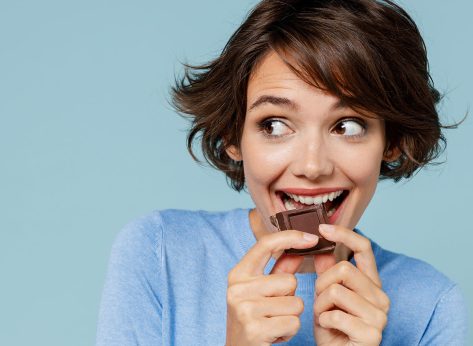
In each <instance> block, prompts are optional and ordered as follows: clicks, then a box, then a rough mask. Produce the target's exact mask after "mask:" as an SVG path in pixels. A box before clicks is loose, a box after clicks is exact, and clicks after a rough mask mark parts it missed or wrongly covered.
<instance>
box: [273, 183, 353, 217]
mask: <svg viewBox="0 0 473 346" xmlns="http://www.w3.org/2000/svg"><path fill="white" fill-rule="evenodd" d="M346 192H348V193H347V194H346V195H345V196H344V197H343V201H342V203H341V204H340V205H339V206H338V208H337V209H336V211H335V213H334V214H333V215H332V216H330V217H329V218H328V219H329V223H330V224H335V222H336V221H337V220H338V218H339V216H340V214H341V213H342V211H343V209H344V207H345V203H346V201H347V199H348V195H349V194H350V190H344V194H345V193H346ZM283 196H284V193H283V192H281V191H278V192H277V193H276V197H277V200H278V203H279V208H278V209H279V211H278V212H281V211H286V207H285V205H284V201H283Z"/></svg>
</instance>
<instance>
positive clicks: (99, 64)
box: [0, 0, 473, 346]
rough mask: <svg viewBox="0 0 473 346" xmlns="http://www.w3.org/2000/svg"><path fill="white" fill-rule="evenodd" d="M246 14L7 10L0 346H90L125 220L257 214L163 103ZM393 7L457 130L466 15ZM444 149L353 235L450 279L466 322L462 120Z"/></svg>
mask: <svg viewBox="0 0 473 346" xmlns="http://www.w3.org/2000/svg"><path fill="white" fill-rule="evenodd" d="M255 3H256V1H249V0H239V1H234V0H225V1H223V0H200V1H194V0H186V1H176V2H172V1H162V0H158V1H156V0H155V1H151V0H150V1H146V0H138V1H123V0H116V1H98V0H93V1H92V0H81V1H63V0H61V1H59V0H56V1H54V0H44V1H33V0H17V1H6V0H1V2H0V159H1V168H0V184H1V185H0V344H1V345H9V346H10V345H48V346H53V345H58V346H59V345H61V346H62V345H68V346H75V345H92V344H93V343H94V339H95V328H96V322H97V313H98V307H99V302H100V295H101V290H102V285H103V282H104V277H105V273H106V267H107V261H108V257H109V254H110V247H111V244H112V242H113V239H114V237H115V235H116V234H117V232H118V231H119V230H120V229H121V228H122V227H123V226H124V225H125V224H126V223H127V222H129V221H131V220H132V219H135V218H137V217H139V216H141V215H143V214H146V213H148V212H150V211H151V210H153V209H165V208H182V209H206V210H226V209H232V208H238V207H250V206H252V205H253V204H252V201H251V199H250V197H249V196H248V195H247V194H246V193H244V192H242V193H240V194H238V193H236V192H234V191H233V190H231V189H230V188H229V187H228V186H227V184H226V182H225V178H224V176H223V174H222V173H219V172H216V171H214V170H212V169H211V168H208V167H201V166H199V165H198V164H196V163H195V162H193V161H192V159H191V158H190V156H189V155H188V153H187V150H186V146H185V135H186V129H187V128H188V124H187V123H186V122H185V121H184V120H183V119H181V118H180V117H179V116H177V115H176V114H175V113H174V112H173V111H172V109H171V108H170V107H169V105H168V104H167V100H168V99H169V93H168V91H169V86H170V84H171V83H172V82H173V80H174V75H175V74H179V73H181V72H182V68H181V66H180V64H179V61H186V62H190V63H202V62H206V61H207V60H209V59H211V58H213V57H215V56H217V54H219V52H220V51H221V49H222V48H223V46H224V44H225V43H226V41H227V39H228V38H229V37H230V35H231V33H232V32H233V31H234V30H235V29H236V28H237V26H238V25H239V24H240V23H241V21H242V20H243V18H244V16H245V15H246V13H247V12H248V10H249V9H250V8H251V7H252V6H253V5H254V4H255ZM401 4H403V5H404V6H405V8H406V9H407V10H408V12H409V13H410V14H411V15H412V16H413V17H414V19H415V20H416V21H417V24H418V25H419V27H420V29H421V31H422V33H423V35H424V38H425V41H426V44H427V48H428V53H429V58H430V66H431V72H432V76H433V79H434V81H435V83H436V84H435V85H436V87H437V88H438V89H440V91H441V92H443V93H446V96H445V98H444V100H443V102H442V104H441V105H440V106H439V110H440V113H441V115H442V121H443V122H444V123H451V122H454V121H458V120H460V119H461V118H462V117H463V116H464V114H465V113H466V112H467V110H468V107H470V106H471V105H472V103H473V102H472V101H473V96H472V93H471V87H470V84H471V81H472V80H473V69H472V66H471V62H472V61H473V46H472V44H471V37H472V36H473V27H472V26H471V24H470V23H471V13H472V11H473V2H471V1H469V0H456V1H455V0H454V1H448V2H447V1H430V0H416V1H407V0H405V1H404V2H403V3H401ZM446 137H447V139H448V146H447V150H446V152H445V154H444V155H443V156H442V157H441V160H446V163H445V164H443V165H441V166H438V167H431V168H429V169H425V170H422V171H421V172H420V173H418V174H417V175H416V176H415V177H414V178H413V179H412V180H411V181H408V182H401V183H398V184H394V183H392V182H382V183H380V184H379V186H378V190H377V193H376V195H375V197H374V198H373V200H372V202H371V204H370V206H369V208H368V209H367V211H366V212H365V214H364V216H363V218H362V220H361V222H360V223H359V225H358V226H359V227H360V228H361V229H362V230H363V231H364V232H365V233H366V234H367V235H368V236H369V237H371V238H373V239H374V240H375V241H377V242H378V243H379V244H380V245H381V246H383V247H385V248H388V249H390V250H393V251H397V252H402V253H404V254H407V255H410V256H413V257H417V258H420V259H423V260H425V261H427V262H429V263H431V264H433V265H434V266H435V267H436V268H438V269H439V270H441V271H442V272H444V273H445V274H447V275H448V276H449V277H450V278H452V279H453V280H455V281H457V282H458V283H459V284H460V285H461V287H462V289H463V291H464V293H465V295H466V297H467V299H468V304H469V306H470V311H472V307H473V277H472V276H473V275H472V269H471V268H472V262H473V260H472V258H471V254H472V250H471V246H472V243H473V227H472V218H471V216H472V215H473V208H472V203H471V201H470V199H471V196H472V195H473V183H472V181H471V179H472V178H473V174H472V170H473V162H472V158H473V154H472V152H473V120H472V117H471V115H470V117H469V118H468V119H467V121H466V122H465V123H464V124H463V125H462V126H461V127H460V128H459V129H457V130H449V131H446ZM196 231H197V230H196ZM189 261H192V256H189Z"/></svg>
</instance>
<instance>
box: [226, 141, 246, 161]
mask: <svg viewBox="0 0 473 346" xmlns="http://www.w3.org/2000/svg"><path fill="white" fill-rule="evenodd" d="M225 151H226V153H227V155H228V156H230V158H231V159H232V160H233V161H241V160H242V158H241V152H240V149H238V148H237V147H236V146H235V145H230V146H228V147H227V148H225Z"/></svg>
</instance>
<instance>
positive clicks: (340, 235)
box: [314, 225, 390, 346]
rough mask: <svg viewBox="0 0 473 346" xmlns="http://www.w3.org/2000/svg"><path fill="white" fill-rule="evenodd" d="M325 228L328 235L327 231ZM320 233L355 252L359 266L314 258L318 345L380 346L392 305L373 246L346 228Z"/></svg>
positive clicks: (335, 227)
mask: <svg viewBox="0 0 473 346" xmlns="http://www.w3.org/2000/svg"><path fill="white" fill-rule="evenodd" d="M326 226H328V228H327V229H328V231H327V230H325V231H324V229H325V227H326ZM319 229H320V233H321V234H322V236H323V237H324V238H326V239H328V240H331V241H335V242H337V243H342V244H344V245H345V246H346V247H348V248H349V249H351V250H353V252H354V258H355V262H356V266H354V265H353V264H351V263H350V262H348V261H341V262H338V263H336V262H335V256H334V255H333V254H325V255H315V256H314V265H315V269H316V272H317V276H318V277H317V282H316V289H315V294H316V297H315V303H314V336H315V340H316V343H317V345H319V346H324V345H331V346H333V345H351V346H353V345H360V346H361V345H370V346H371V345H379V344H380V343H381V338H382V332H383V329H384V327H385V326H386V324H387V315H388V311H389V305H390V301H389V298H388V296H387V295H386V293H384V291H383V290H382V288H381V280H380V278H379V274H378V270H377V267H376V261H375V258H374V254H373V250H372V249H371V242H370V241H369V239H367V238H365V237H363V236H361V235H359V234H357V233H355V232H354V231H352V230H350V229H348V228H345V227H343V226H339V225H323V226H321V227H320V228H319ZM330 230H331V231H330ZM335 263H336V264H335Z"/></svg>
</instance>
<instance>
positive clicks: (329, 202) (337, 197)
mask: <svg viewBox="0 0 473 346" xmlns="http://www.w3.org/2000/svg"><path fill="white" fill-rule="evenodd" d="M277 193H278V195H279V197H280V198H281V200H282V202H283V204H284V207H285V208H286V210H294V209H302V208H306V207H308V206H313V205H317V204H322V205H323V206H324V209H325V211H326V212H327V216H328V217H331V216H332V215H334V214H335V213H336V212H337V209H338V208H339V207H340V206H341V205H342V203H343V201H344V200H345V198H346V197H347V196H348V194H349V191H348V190H339V191H334V192H331V193H326V194H323V195H318V196H302V195H295V194H291V193H285V192H282V191H278V192H277Z"/></svg>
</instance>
